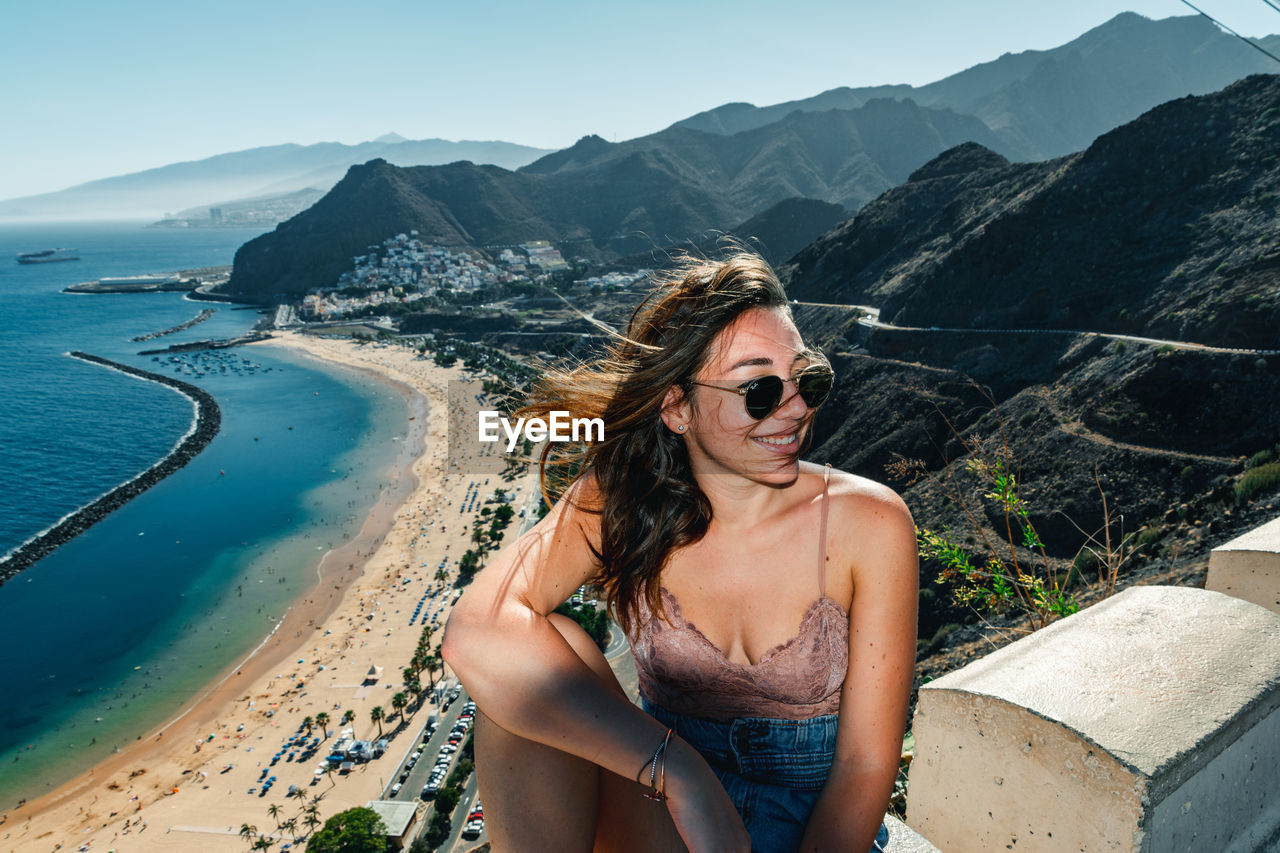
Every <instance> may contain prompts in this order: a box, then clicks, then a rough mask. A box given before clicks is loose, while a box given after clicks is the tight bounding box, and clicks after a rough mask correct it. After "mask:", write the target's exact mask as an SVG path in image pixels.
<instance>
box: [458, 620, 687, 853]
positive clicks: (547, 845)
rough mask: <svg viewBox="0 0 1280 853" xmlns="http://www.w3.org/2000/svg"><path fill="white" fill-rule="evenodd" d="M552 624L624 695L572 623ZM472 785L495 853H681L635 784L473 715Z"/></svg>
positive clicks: (658, 810)
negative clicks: (474, 763) (629, 852)
mask: <svg viewBox="0 0 1280 853" xmlns="http://www.w3.org/2000/svg"><path fill="white" fill-rule="evenodd" d="M550 618H551V623H552V624H553V625H555V626H556V629H557V630H559V631H560V633H561V634H562V635H563V636H564V638H565V640H566V641H568V643H569V645H570V646H571V647H573V650H574V651H575V652H577V653H578V656H579V657H581V658H582V659H583V661H584V662H585V663H586V664H587V665H588V666H589V667H591V670H592V671H593V672H594V673H596V675H597V676H599V677H600V679H601V680H602V681H603V682H604V683H606V684H608V685H609V687H610V688H611V689H613V690H616V691H617V692H618V693H619V694H622V693H623V690H622V687H621V686H620V685H619V684H618V680H617V678H616V677H615V676H614V674H613V670H612V669H610V668H609V662H608V661H606V660H605V658H604V655H603V654H601V653H600V649H599V648H598V647H597V646H596V644H595V642H594V641H593V640H592V639H591V638H590V637H589V636H588V635H587V633H586V632H585V631H583V630H582V629H581V628H580V627H579V626H578V625H577V623H575V622H574V621H573V620H571V619H569V618H567V617H564V616H560V615H559V614H552V615H551V617H550ZM475 751H476V782H477V784H478V786H479V789H480V799H481V801H482V802H483V803H484V816H485V828H486V829H487V830H488V832H489V838H490V840H491V842H492V844H493V849H494V851H495V853H507V851H521V853H523V851H530V852H531V853H538V851H544V850H545V851H548V853H574V851H584V853H585V851H588V850H593V849H594V850H596V851H601V853H603V851H610V853H613V851H616V852H617V853H624V851H645V853H649V851H654V853H663V851H668V850H670V851H683V850H684V849H685V847H684V845H683V844H682V843H681V842H680V837H679V834H678V833H677V832H676V830H675V825H674V824H673V823H672V821H671V816H670V815H669V814H668V812H667V810H666V808H665V807H664V806H662V805H661V804H659V803H654V802H652V801H650V800H646V799H645V798H644V797H643V796H641V794H642V791H641V788H640V786H639V785H637V784H636V783H635V781H634V780H630V779H623V778H622V777H621V776H617V775H616V774H613V773H610V772H609V771H607V770H603V769H601V768H600V767H599V766H597V765H595V764H592V763H591V762H589V761H586V760H585V759H582V758H578V757H577V756H575V755H570V754H569V753H567V752H561V751H560V750H558V749H553V748H552V747H549V746H546V745H544V744H540V743H536V742H534V741H531V740H526V739H525V738H522V737H519V736H518V735H514V734H512V733H511V732H508V731H507V730H506V729H503V728H502V727H501V726H499V725H497V724H496V723H494V722H493V721H492V720H490V719H489V718H488V717H486V716H485V714H484V710H483V709H477V711H476V734H475Z"/></svg>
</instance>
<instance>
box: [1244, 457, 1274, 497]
mask: <svg viewBox="0 0 1280 853" xmlns="http://www.w3.org/2000/svg"><path fill="white" fill-rule="evenodd" d="M1276 486H1280V462H1268V463H1266V464H1265V465H1259V466H1258V467H1256V468H1250V469H1249V470H1248V471H1245V472H1244V473H1243V474H1241V475H1240V478H1239V479H1238V480H1236V503H1238V504H1243V503H1248V502H1249V501H1251V500H1253V499H1254V498H1255V497H1257V496H1258V495H1260V494H1264V493H1266V492H1270V491H1272V490H1273V489H1275V488H1276Z"/></svg>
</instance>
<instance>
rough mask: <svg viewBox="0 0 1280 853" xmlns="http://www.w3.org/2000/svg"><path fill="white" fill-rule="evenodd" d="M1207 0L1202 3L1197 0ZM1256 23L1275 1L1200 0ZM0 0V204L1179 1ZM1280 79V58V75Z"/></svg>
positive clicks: (660, 104) (678, 103) (884, 70)
mask: <svg viewBox="0 0 1280 853" xmlns="http://www.w3.org/2000/svg"><path fill="white" fill-rule="evenodd" d="M1193 2H1195V0H1193ZM1196 5H1198V6H1199V7H1200V8H1202V9H1204V10H1205V11H1206V12H1208V13H1209V14H1211V15H1213V16H1214V17H1216V18H1218V19H1219V20H1220V21H1222V22H1223V23H1225V24H1227V25H1228V26H1230V27H1232V28H1233V29H1236V30H1237V31H1239V32H1242V33H1244V34H1245V35H1250V36H1260V35H1266V34H1268V33H1275V32H1280V12H1276V11H1275V10H1273V9H1271V8H1270V7H1268V6H1267V5H1266V4H1265V3H1264V2H1263V0H1200V2H1196ZM359 6H360V7H362V8H359V9H358V8H357V4H356V3H354V2H329V0H306V2H297V1H296V0H281V2H273V0H252V2H241V0H218V2H211V3H206V2H194V3H184V2H175V0H163V1H162V2H161V0H156V2H149V1H148V0H122V1H121V2H112V3H105V2H101V0H81V2H73V0H39V2H36V0H22V2H19V0H4V2H3V3H2V4H0V23H2V24H3V27H0V29H2V30H3V32H4V38H3V47H0V128H3V131H2V132H0V164H3V165H2V166H0V199H7V198H12V197H15V196H21V195H28V194H32V193H39V192H47V191H51V190H56V189H62V188H64V187H67V186H71V185H73V184H77V183H81V182H83V181H87V180H92V179H94V178H100V177H108V176H111V175H118V174H123V173H126V172H133V171H138V170H141V169H146V168H150V167H153V166H161V165H164V164H166V163H172V162H177V161H181V160H196V159H200V158H202V157H207V156H210V155H213V154H221V153H225V152H228V151H236V150H240V149H244V148H253V147H256V146H260V145H273V144H277V143H282V142H297V143H303V144H306V143H312V142H321V141H338V142H345V143H355V142H361V141H364V140H367V139H372V138H374V137H377V136H380V135H382V134H384V133H387V132H389V131H395V132H397V133H399V134H401V135H403V136H406V137H409V138H412V139H421V138H428V137H441V138H444V139H454V140H456V139H504V140H508V141H511V142H520V143H524V144H528V145H536V146H540V147H544V148H559V147H563V146H566V145H570V144H572V143H573V142H574V141H575V140H577V139H578V138H579V137H581V136H583V135H585V134H588V133H598V134H600V135H601V136H604V137H605V138H607V139H627V138H631V137H634V136H639V135H642V134H645V133H650V132H652V131H656V130H660V129H661V128H663V127H666V126H667V125H669V124H671V123H672V122H673V121H677V120H679V119H681V118H684V117H686V116H688V115H691V114H693V113H696V112H699V111H701V110H705V109H709V108H711V107H715V106H718V105H720V104H723V103H726V102H729V101H750V102H751V103H754V104H757V105H765V104H772V103H777V102H779V101H785V100H791V99H795V98H802V97H807V96H809V95H814V94H817V93H818V92H821V91H823V90H825V89H830V88H833V87H836V86H859V85H870V84H877V83H912V84H922V83H927V82H930V81H932V80H936V79H938V78H940V77H944V76H946V75H948V74H951V73H954V72H956V71H960V70H962V69H964V68H967V67H969V66H971V65H974V64H976V63H978V62H983V61H987V60H990V59H995V58H996V57H998V56H999V55H1000V54H1002V53H1006V52H1018V51H1022V50H1028V49H1044V48H1050V47H1054V46H1057V45H1059V44H1062V43H1063V42H1066V41H1069V40H1070V39H1072V38H1074V37H1076V36H1078V35H1080V34H1081V33H1082V32H1084V31H1086V30H1088V29H1090V28H1092V27H1095V26H1097V25H1099V24H1101V23H1103V22H1104V21H1106V20H1108V19H1109V18H1111V17H1112V16H1114V15H1116V14H1118V13H1119V12H1122V11H1126V10H1128V11H1135V12H1138V13H1140V14H1143V15H1146V16H1147V17H1150V18H1166V17H1169V16H1172V15H1183V14H1192V12H1191V10H1190V9H1188V8H1187V7H1186V6H1184V5H1183V4H1182V3H1180V2H1178V0H1132V2H1122V0H1066V2H1044V0H972V2H956V0H899V2H896V3H892V4H890V3H886V2H883V0H874V2H872V1H871V0H787V2H768V3H766V2H757V0H711V2H698V0H645V2H609V0H596V2H590V3H588V2H560V0H547V2H540V3H527V2H522V3H516V2H507V0H492V2H483V0H481V2H471V3H463V2H461V0H454V2H450V3H438V2H432V0H415V1H414V2H411V1H410V0H404V2H396V1H395V0H369V2H364V3H361V4H359ZM1277 70H1278V71H1280V66H1278V67H1277Z"/></svg>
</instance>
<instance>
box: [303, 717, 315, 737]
mask: <svg viewBox="0 0 1280 853" xmlns="http://www.w3.org/2000/svg"><path fill="white" fill-rule="evenodd" d="M315 725H316V721H315V720H313V719H311V718H310V717H303V718H302V727H303V728H304V729H306V730H307V734H311V730H312V729H313V728H315Z"/></svg>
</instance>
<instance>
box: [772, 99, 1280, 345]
mask: <svg viewBox="0 0 1280 853" xmlns="http://www.w3.org/2000/svg"><path fill="white" fill-rule="evenodd" d="M784 274H785V275H786V276H787V277H788V278H789V279H790V281H791V289H792V292H793V294H794V295H795V296H797V297H799V298H801V299H810V300H814V301H823V302H844V303H854V304H871V305H877V306H879V307H880V308H881V319H882V320H886V321H889V322H892V323H895V324H898V325H912V326H925V327H929V326H939V327H945V328H953V327H960V328H1005V329H1020V328H1043V329H1090V330H1096V331H1106V332H1125V333H1130V334H1139V335H1149V336H1153V337H1163V338H1173V339H1178V340H1187V341H1195V342H1200V343H1205V344H1216V345H1220V346H1228V347H1246V348H1280V287H1277V282H1278V281H1280V278H1278V277H1280V76H1277V75H1256V76H1254V77H1250V78H1247V79H1245V80H1243V81H1240V82H1238V83H1236V84H1233V85H1232V86H1230V87H1228V88H1227V89H1225V90H1223V91H1222V92H1219V93H1216V94H1213V95H1207V96H1203V97H1188V98H1182V99H1179V100H1176V101H1172V102H1170V103H1168V104H1163V105H1161V106H1159V107H1157V108H1155V109H1153V110H1151V111H1150V112H1148V113H1146V114H1145V115H1143V116H1141V117H1140V118H1139V119H1137V120H1135V121H1133V122H1131V123H1129V124H1127V125H1125V126H1123V127H1120V128H1117V129H1116V130H1114V131H1111V132H1109V133H1107V134H1104V135H1103V136H1101V137H1099V138H1098V140H1097V141H1095V142H1094V143H1093V144H1092V145H1090V146H1089V148H1087V149H1086V150H1085V151H1082V152H1080V153H1079V154H1074V155H1071V156H1069V157H1064V158H1059V159H1057V160H1051V161H1047V162H1042V163H1009V162H1007V161H1005V160H1004V159H1003V158H1001V157H1000V156H999V155H996V154H994V153H993V152H991V151H988V150H984V149H982V148H980V147H978V146H974V145H966V146H960V147H958V148H956V149H953V150H951V151H948V152H946V153H944V154H943V155H941V156H940V157H938V158H936V159H935V160H933V161H932V162H930V163H928V164H926V165H925V166H923V167H922V168H920V169H919V170H917V171H916V172H915V173H914V174H912V176H911V178H910V179H909V180H908V182H907V183H906V184H904V185H902V186H901V187H897V188H895V189H894V190H892V191H890V192H887V193H885V194H884V195H883V196H881V197H880V198H878V199H877V200H876V201H875V202H874V203H872V204H870V205H868V206H867V207H865V208H864V209H863V210H862V211H861V212H859V214H858V215H857V216H856V217H854V218H853V219H851V220H849V221H847V222H845V223H843V224H842V225H841V226H839V227H838V228H836V229H835V230H833V231H831V232H829V233H828V234H826V235H824V236H823V237H822V238H821V239H819V240H817V241H815V242H814V243H813V244H812V245H811V246H809V247H807V248H806V249H804V250H803V251H802V252H800V253H799V254H798V255H797V256H796V258H795V259H794V260H793V262H792V264H791V265H790V266H789V267H788V268H787V269H786V270H785V271H784Z"/></svg>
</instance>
